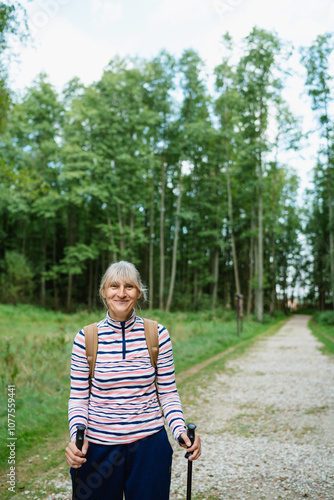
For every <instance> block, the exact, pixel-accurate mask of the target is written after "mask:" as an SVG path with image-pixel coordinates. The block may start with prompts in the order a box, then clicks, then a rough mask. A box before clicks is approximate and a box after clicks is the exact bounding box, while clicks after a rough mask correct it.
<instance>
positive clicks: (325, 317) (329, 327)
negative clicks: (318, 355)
mask: <svg viewBox="0 0 334 500" xmlns="http://www.w3.org/2000/svg"><path fill="white" fill-rule="evenodd" d="M309 327H310V329H311V330H312V332H313V334H314V335H315V336H316V337H317V339H318V340H320V342H321V343H322V344H323V348H322V351H323V352H324V353H325V354H334V311H323V312H317V313H315V314H314V316H313V318H312V319H311V320H310V322H309ZM331 339H333V341H332V340H331Z"/></svg>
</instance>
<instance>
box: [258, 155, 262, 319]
mask: <svg viewBox="0 0 334 500" xmlns="http://www.w3.org/2000/svg"><path fill="white" fill-rule="evenodd" d="M258 217H259V218H258V224H259V227H258V299H257V319H258V320H259V321H260V322H261V323H262V321H263V199H262V165H261V163H260V168H259V213H258Z"/></svg>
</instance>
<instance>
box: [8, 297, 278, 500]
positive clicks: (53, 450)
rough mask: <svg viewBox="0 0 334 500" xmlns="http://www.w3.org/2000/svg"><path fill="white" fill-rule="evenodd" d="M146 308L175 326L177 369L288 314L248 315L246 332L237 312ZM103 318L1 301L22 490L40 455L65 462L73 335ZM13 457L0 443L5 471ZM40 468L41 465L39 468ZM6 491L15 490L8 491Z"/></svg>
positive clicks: (97, 313)
mask: <svg viewBox="0 0 334 500" xmlns="http://www.w3.org/2000/svg"><path fill="white" fill-rule="evenodd" d="M139 314H140V315H143V316H145V317H149V318H154V319H156V320H157V321H159V322H160V323H162V324H164V325H165V326H166V328H168V330H169V332H170V335H171V338H172V342H173V350H174V358H175V367H176V372H177V373H179V372H181V371H183V370H186V369H188V368H190V367H191V366H193V365H194V364H197V363H199V362H201V361H203V360H205V359H208V358H211V357H212V356H214V355H215V354H217V353H219V352H222V351H224V350H225V349H227V348H228V347H230V346H232V345H236V344H238V343H240V342H244V341H245V340H247V339H248V340H249V341H251V339H252V338H254V337H255V336H256V335H258V334H260V333H261V332H264V331H265V330H267V329H268V328H269V327H270V326H271V325H273V324H275V323H277V322H278V321H279V319H282V317H279V318H275V319H274V320H271V319H270V318H269V317H266V318H265V322H264V323H263V324H259V323H258V322H257V321H255V320H254V319H248V320H247V321H244V325H243V333H242V334H241V336H240V337H238V336H237V334H236V320H235V313H234V312H233V311H232V312H231V311H229V312H226V311H217V312H215V313H213V312H212V311H207V312H199V313H180V312H178V313H165V312H162V311H158V310H154V311H141V312H140V313H139ZM103 317H104V312H103V311H95V312H90V313H88V312H85V311H83V312H80V313H76V314H71V315H67V314H63V313H60V312H53V311H46V310H44V309H41V308H38V307H33V306H28V305H17V306H10V305H1V304H0V339H1V345H2V349H1V351H0V386H1V398H0V408H1V409H2V411H1V413H0V438H1V442H2V443H4V442H6V441H7V437H8V426H7V387H8V385H9V384H15V388H16V395H15V401H16V419H17V420H16V437H17V448H16V458H17V462H16V464H17V466H18V467H19V468H20V470H21V473H20V476H19V477H18V488H20V484H21V483H20V477H22V481H23V484H24V485H25V487H26V484H29V477H28V476H29V474H31V473H32V471H33V464H32V465H31V466H29V467H30V468H29V471H30V472H29V474H27V475H25V473H24V472H22V471H24V470H25V467H26V462H27V460H29V459H30V458H31V457H32V456H37V455H40V457H43V456H44V455H48V454H49V455H48V456H49V458H48V460H45V461H43V458H40V459H38V460H37V462H38V463H39V462H40V460H42V464H43V465H42V472H43V473H44V474H47V471H48V470H50V469H52V467H53V466H56V465H57V464H58V465H59V463H61V461H64V446H65V443H66V439H67V437H68V423H67V404H68V396H69V373H70V356H71V350H72V343H73V339H74V336H75V334H76V333H77V331H78V330H79V329H80V328H82V327H83V326H84V325H86V324H89V323H92V322H94V321H97V320H99V319H102V318H103ZM248 340H247V342H248ZM247 342H246V344H247ZM242 348H245V345H244V344H243V347H241V346H240V349H242ZM212 370H214V366H213V367H212ZM209 371H210V370H209ZM64 440H65V441H64ZM60 442H61V443H62V444H61V446H60V445H59V443H60ZM7 457H8V450H7V449H6V447H4V446H3V447H2V448H1V449H0V471H1V469H2V471H3V474H4V473H5V472H6V471H7V468H8V464H7ZM65 465H66V464H65ZM39 466H40V463H39ZM37 468H38V466H37V465H36V471H37ZM2 477H3V476H2ZM21 487H22V488H23V486H21ZM0 489H2V488H0ZM6 489H7V488H6ZM4 494H5V495H8V492H4ZM2 498H10V496H7V497H6V496H5V497H3V496H2Z"/></svg>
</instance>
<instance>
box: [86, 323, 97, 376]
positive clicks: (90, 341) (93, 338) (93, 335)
mask: <svg viewBox="0 0 334 500" xmlns="http://www.w3.org/2000/svg"><path fill="white" fill-rule="evenodd" d="M84 334H85V343H86V356H87V361H88V364H89V378H90V379H91V380H92V378H93V377H94V370H95V361H96V355H97V344H98V333H97V323H92V324H91V325H87V326H85V327H84Z"/></svg>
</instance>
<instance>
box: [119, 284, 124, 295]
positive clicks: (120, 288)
mask: <svg viewBox="0 0 334 500" xmlns="http://www.w3.org/2000/svg"><path fill="white" fill-rule="evenodd" d="M118 295H119V296H120V297H124V295H125V286H124V285H120V286H119V291H118Z"/></svg>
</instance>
